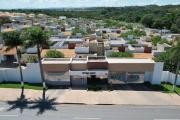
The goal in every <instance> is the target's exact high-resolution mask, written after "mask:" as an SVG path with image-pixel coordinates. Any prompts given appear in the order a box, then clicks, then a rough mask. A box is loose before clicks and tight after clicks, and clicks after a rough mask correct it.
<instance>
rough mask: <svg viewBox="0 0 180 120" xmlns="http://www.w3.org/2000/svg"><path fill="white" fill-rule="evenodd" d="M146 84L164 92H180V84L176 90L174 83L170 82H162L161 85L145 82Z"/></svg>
mask: <svg viewBox="0 0 180 120" xmlns="http://www.w3.org/2000/svg"><path fill="white" fill-rule="evenodd" d="M144 84H145V86H147V87H149V88H151V89H153V90H155V91H161V92H164V93H180V86H177V87H176V90H175V91H173V90H172V88H173V85H172V84H170V83H167V84H166V83H161V85H151V84H150V83H149V82H146V83H144Z"/></svg>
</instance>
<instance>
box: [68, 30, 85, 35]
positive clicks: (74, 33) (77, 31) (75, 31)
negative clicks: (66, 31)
mask: <svg viewBox="0 0 180 120" xmlns="http://www.w3.org/2000/svg"><path fill="white" fill-rule="evenodd" d="M76 33H81V34H83V35H87V34H88V33H87V32H85V31H84V30H80V29H75V30H73V31H72V33H71V35H76Z"/></svg>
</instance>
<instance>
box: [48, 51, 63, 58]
mask: <svg viewBox="0 0 180 120" xmlns="http://www.w3.org/2000/svg"><path fill="white" fill-rule="evenodd" d="M45 58H64V54H63V53H61V52H59V51H57V50H49V51H47V52H46V54H45Z"/></svg>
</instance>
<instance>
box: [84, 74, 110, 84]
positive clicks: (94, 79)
mask: <svg viewBox="0 0 180 120" xmlns="http://www.w3.org/2000/svg"><path fill="white" fill-rule="evenodd" d="M107 84H108V76H107V75H102V76H99V75H89V76H88V78H87V85H107Z"/></svg>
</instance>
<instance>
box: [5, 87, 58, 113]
mask: <svg viewBox="0 0 180 120" xmlns="http://www.w3.org/2000/svg"><path fill="white" fill-rule="evenodd" d="M56 99H57V98H52V99H49V97H46V91H45V90H43V93H42V98H38V99H34V100H29V98H26V97H25V95H24V89H23V88H22V92H21V95H20V97H19V98H17V99H16V100H14V101H7V102H6V103H7V104H8V105H10V108H8V109H7V112H9V111H12V110H17V109H19V110H20V113H23V110H25V109H33V110H34V109H38V111H37V114H36V115H40V114H43V113H44V112H45V111H58V110H57V109H56V107H55V105H56V103H55V101H56Z"/></svg>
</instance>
